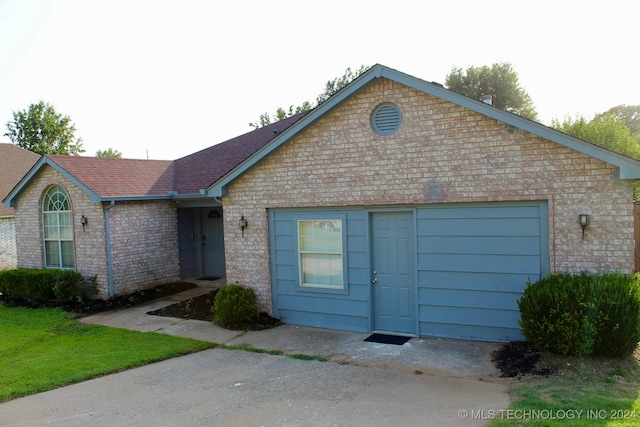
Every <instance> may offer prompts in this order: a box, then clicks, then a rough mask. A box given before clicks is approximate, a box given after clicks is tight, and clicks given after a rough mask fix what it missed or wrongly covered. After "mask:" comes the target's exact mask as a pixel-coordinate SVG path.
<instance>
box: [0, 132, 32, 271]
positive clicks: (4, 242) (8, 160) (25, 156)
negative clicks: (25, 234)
mask: <svg viewBox="0 0 640 427" xmlns="http://www.w3.org/2000/svg"><path fill="white" fill-rule="evenodd" d="M39 158H40V156H39V155H37V154H36V153H32V152H31V151H27V150H25V149H23V148H20V147H18V146H17V145H13V144H0V198H4V197H5V196H6V195H7V194H9V192H10V191H11V189H12V188H13V187H14V186H15V185H16V184H17V183H18V182H19V181H20V178H22V177H23V176H24V174H26V173H27V171H28V170H29V169H30V168H31V166H33V165H34V164H35V162H36V161H38V159H39ZM17 265H18V254H17V249H16V227H15V217H14V211H13V208H11V207H5V206H3V205H0V270H5V269H10V268H15V267H16V266H17Z"/></svg>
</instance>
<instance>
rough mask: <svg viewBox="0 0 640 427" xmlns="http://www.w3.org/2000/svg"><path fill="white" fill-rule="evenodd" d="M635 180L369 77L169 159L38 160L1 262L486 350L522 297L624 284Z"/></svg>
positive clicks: (386, 78) (11, 199) (18, 198)
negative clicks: (618, 278) (11, 245)
mask: <svg viewBox="0 0 640 427" xmlns="http://www.w3.org/2000/svg"><path fill="white" fill-rule="evenodd" d="M638 178H640V162H638V161H636V160H633V159H631V158H628V157H625V156H623V155H620V154H617V153H614V152H612V151H609V150H607V149H604V148H602V147H599V146H596V145H594V144H591V143H588V142H586V141H583V140H580V139H577V138H574V137H571V136H569V135H566V134H563V133H561V132H558V131H555V130H553V129H550V128H548V127H546V126H543V125H541V124H539V123H535V122H532V121H529V120H527V119H524V118H521V117H519V116H516V115H513V114H511V113H507V112H505V111H502V110H499V109H497V108H494V107H492V106H491V105H487V104H485V103H483V102H480V101H476V100H473V99H470V98H467V97H464V96H461V95H458V94H456V93H453V92H451V91H448V90H447V89H445V88H443V87H442V86H441V85H438V84H435V83H430V82H427V81H424V80H420V79H417V78H415V77H412V76H409V75H407V74H404V73H401V72H399V71H396V70H394V69H391V68H388V67H385V66H382V65H376V66H374V67H372V68H371V69H370V70H368V71H367V72H366V73H364V74H363V75H361V76H360V77H358V78H357V79H356V80H354V81H353V82H352V83H351V84H350V85H348V86H347V87H345V88H344V89H343V90H341V91H340V92H338V93H337V94H335V95H334V96H332V97H331V98H330V99H329V100H327V101H326V102H324V103H323V104H321V105H319V106H318V107H316V108H315V109H313V110H311V111H309V112H307V113H302V114H299V115H296V116H293V117H291V118H289V119H286V120H283V121H281V122H277V123H275V124H272V125H269V126H267V127H264V128H261V129H258V130H255V131H254V132H249V133H247V134H245V135H242V136H239V137H237V138H234V139H232V140H229V141H227V142H224V143H222V144H218V145H214V146H212V147H210V148H208V149H206V150H203V151H201V152H198V153H194V154H192V155H190V156H187V157H184V158H181V159H178V160H176V161H173V162H153V161H142V160H141V161H135V160H118V159H89V158H77V157H76V158H74V157H62V156H45V157H43V158H42V159H41V160H40V161H39V162H38V163H37V164H36V166H35V167H34V168H33V169H32V170H31V171H30V172H29V174H27V175H26V176H25V177H24V178H23V179H22V181H21V182H20V184H19V185H18V186H17V187H16V188H15V189H14V190H13V191H12V192H11V193H10V194H9V195H8V196H7V198H6V199H5V205H8V206H13V207H15V209H16V221H17V234H18V259H19V263H20V265H24V266H44V265H48V266H52V267H62V268H75V269H77V270H78V271H80V272H81V273H83V274H96V275H97V277H98V283H99V285H100V286H101V292H102V293H103V295H114V294H119V293H124V292H125V291H129V290H132V289H134V288H136V287H137V286H147V285H148V284H152V283H159V282H161V281H169V280H175V279H177V278H183V279H185V278H191V277H198V276H210V275H214V276H222V275H224V276H226V277H227V281H229V282H235V281H238V282H240V283H242V284H245V285H246V286H250V287H251V288H253V289H254V290H255V292H256V294H257V295H258V298H259V302H260V304H261V306H262V308H263V309H265V310H267V311H269V312H270V313H271V314H272V315H273V316H274V317H278V318H280V319H282V320H283V321H284V322H287V323H292V324H299V325H307V326H319V327H326V328H338V329H344V330H351V331H362V332H369V331H384V332H391V333H396V334H406V335H412V336H438V337H452V338H465V339H477V340H490V341H505V340H513V339H520V338H522V336H521V335H520V332H519V327H518V324H517V322H518V318H519V312H518V307H517V300H518V298H519V296H520V295H521V293H522V291H523V289H524V286H525V285H526V283H527V281H535V280H537V279H538V278H540V277H541V276H544V275H546V274H547V273H549V272H553V271H574V272H579V271H584V270H591V271H596V270H598V271H606V270H620V271H622V272H626V273H631V272H632V271H633V268H634V241H633V229H634V221H633V205H632V181H633V180H635V179H638ZM43 198H44V202H43ZM48 200H55V201H57V202H58V204H57V205H55V203H54V204H52V203H49V202H48ZM60 200H62V201H66V204H65V203H60V202H59V201H60ZM55 206H62V208H60V209H59V210H57V211H56V207H55ZM581 214H584V215H588V217H584V218H587V219H588V220H589V223H588V225H586V226H585V227H581V225H580V224H579V223H578V218H579V215H581ZM55 215H57V216H55ZM50 216H51V217H52V219H49V217H50ZM83 218H85V219H86V220H83ZM50 224H51V225H56V226H59V227H60V230H61V232H60V233H59V234H54V233H51V232H49V231H48V230H49V226H50ZM64 230H66V232H64ZM51 236H53V237H51ZM43 248H44V249H43ZM65 257H66V258H65ZM65 259H66V263H65ZM50 260H53V262H51V261H50Z"/></svg>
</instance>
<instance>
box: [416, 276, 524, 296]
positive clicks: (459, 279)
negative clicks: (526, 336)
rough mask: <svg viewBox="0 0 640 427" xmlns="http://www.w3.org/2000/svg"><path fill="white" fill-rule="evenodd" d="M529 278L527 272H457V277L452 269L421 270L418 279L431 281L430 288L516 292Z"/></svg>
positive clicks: (520, 291) (519, 291)
mask: <svg viewBox="0 0 640 427" xmlns="http://www.w3.org/2000/svg"><path fill="white" fill-rule="evenodd" d="M529 278H530V276H529V275H527V274H506V273H477V272H469V273H467V272H456V275H455V277H454V276H452V273H451V272H450V271H421V272H420V273H419V274H418V281H419V282H420V283H429V289H431V288H436V289H437V288H444V289H469V290H476V289H483V290H486V291H503V292H515V293H522V292H523V291H524V287H525V285H526V283H527V280H529ZM452 283H455V286H452ZM421 289H426V288H424V287H423V288H421Z"/></svg>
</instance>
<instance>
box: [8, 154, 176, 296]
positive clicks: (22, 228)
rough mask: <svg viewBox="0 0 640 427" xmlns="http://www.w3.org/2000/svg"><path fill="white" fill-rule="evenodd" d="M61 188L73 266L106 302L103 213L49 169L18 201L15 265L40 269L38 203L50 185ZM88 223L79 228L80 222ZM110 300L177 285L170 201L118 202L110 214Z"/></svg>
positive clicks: (106, 282) (46, 168) (41, 249)
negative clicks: (69, 220) (93, 281)
mask: <svg viewBox="0 0 640 427" xmlns="http://www.w3.org/2000/svg"><path fill="white" fill-rule="evenodd" d="M53 184H58V185H61V186H62V187H63V188H64V189H65V190H66V192H67V195H68V197H69V199H70V202H71V206H72V212H73V225H74V246H75V247H74V249H75V267H76V270H77V271H78V272H79V273H81V274H82V275H84V276H86V277H88V276H96V278H97V282H98V288H99V294H98V297H99V298H108V297H109V275H108V264H107V250H106V247H107V246H106V245H107V239H106V227H105V212H104V208H106V206H107V205H105V206H104V207H103V206H102V205H101V204H96V203H92V202H91V199H90V197H89V195H88V194H87V193H86V192H84V191H83V190H82V189H80V188H79V187H77V186H76V185H75V184H74V183H73V182H71V181H70V180H69V179H67V178H66V177H64V176H63V175H61V174H59V173H58V172H57V171H56V170H55V169H53V168H52V167H50V166H48V165H47V166H45V167H44V168H43V170H42V171H41V172H40V173H39V174H38V175H37V176H36V177H35V178H34V179H33V180H32V182H31V183H30V184H29V186H28V187H27V188H25V189H24V191H23V192H22V193H21V194H20V196H19V197H18V199H17V205H16V209H15V213H16V240H17V253H18V265H19V266H20V267H28V268H43V267H44V254H43V245H44V244H43V236H42V200H43V197H44V194H45V192H46V191H47V189H48V188H49V186H51V185H53ZM82 215H84V216H85V217H87V219H88V224H87V226H86V227H85V228H84V229H83V228H82V226H81V224H80V218H81V217H82ZM109 215H110V218H111V221H112V223H111V234H112V239H111V244H112V259H113V273H114V274H113V276H114V290H115V295H121V294H127V293H130V292H133V291H136V290H139V289H144V288H148V287H152V286H154V285H156V284H159V283H166V282H170V281H175V280H178V278H179V262H178V232H177V220H176V210H175V206H174V205H173V203H171V202H167V201H164V202H144V203H117V204H116V205H115V206H114V207H113V208H111V209H110V212H109Z"/></svg>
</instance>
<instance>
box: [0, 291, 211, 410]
mask: <svg viewBox="0 0 640 427" xmlns="http://www.w3.org/2000/svg"><path fill="white" fill-rule="evenodd" d="M72 317H73V314H71V313H68V312H65V311H63V310H60V309H30V308H20V307H12V308H8V307H5V306H4V305H2V304H0V336H1V337H2V339H0V402H4V401H7V400H11V399H16V398H19V397H23V396H27V395H30V394H34V393H39V392H42V391H46V390H51V389H55V388H58V387H62V386H65V385H69V384H73V383H76V382H80V381H85V380H88V379H91V378H96V377H99V376H103V375H107V374H111V373H114V372H120V371H123V370H126V369H130V368H134V367H137V366H142V365H145V364H149V363H152V362H157V361H160V360H164V359H168V358H172V357H176V356H181V355H184V354H189V353H194V352H197V351H201V350H205V349H207V348H213V347H217V346H218V345H217V344H215V343H210V342H204V341H198V340H193V339H188V338H180V337H173V336H169V335H163V334H157V333H152V332H136V331H129V330H125V329H118V328H109V327H105V326H100V325H85V324H82V323H80V322H78V321H76V320H73V319H72Z"/></svg>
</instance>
